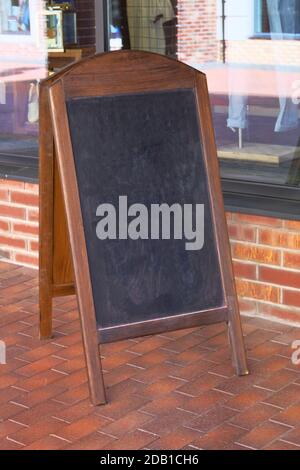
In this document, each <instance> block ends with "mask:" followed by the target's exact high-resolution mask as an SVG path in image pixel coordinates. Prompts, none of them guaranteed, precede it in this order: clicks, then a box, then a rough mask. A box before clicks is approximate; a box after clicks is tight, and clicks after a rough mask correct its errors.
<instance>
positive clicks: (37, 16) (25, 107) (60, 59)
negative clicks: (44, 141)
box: [0, 0, 96, 180]
mask: <svg viewBox="0 0 300 470" xmlns="http://www.w3.org/2000/svg"><path fill="white" fill-rule="evenodd" d="M95 44H96V24H95V1H94V0H69V1H64V0H49V1H45V0H0V178H3V177H9V178H19V179H23V180H24V179H25V180H27V179H28V180H31V179H36V178H37V174H38V132H39V83H40V80H42V79H44V78H46V77H47V76H48V75H49V74H51V73H53V72H56V71H59V70H60V69H61V68H62V67H64V66H66V65H68V64H70V63H71V62H74V61H75V60H79V59H81V58H82V57H84V56H86V55H91V54H93V53H94V52H95Z"/></svg>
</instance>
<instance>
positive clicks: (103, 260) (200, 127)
mask: <svg viewBox="0 0 300 470" xmlns="http://www.w3.org/2000/svg"><path fill="white" fill-rule="evenodd" d="M49 108H50V109H49V110H50V115H51V119H52V129H53V136H54V141H55V158H57V167H58V170H59V179H60V182H61V189H62V195H63V199H64V206H65V214H66V219H67V227H68V235H69V240H70V247H71V254H72V262H73V267H74V278H75V287H76V294H77V299H78V306H79V314H80V319H81V328H82V335H83V343H84V350H85V357H86V364H87V371H88V376H89V385H90V390H91V397H92V401H93V403H94V404H101V403H105V400H106V398H105V389H104V385H103V376H102V373H101V360H100V357H99V350H98V346H99V344H101V343H104V342H112V341H117V340H120V339H127V338H135V337H139V336H145V335H150V334H155V333H163V332H166V331H172V330H176V329H180V328H192V327H197V326H199V325H208V324H211V323H218V322H227V324H228V330H229V337H230V340H231V345H232V353H233V354H232V355H233V363H234V365H235V368H236V371H237V373H238V374H239V375H245V374H247V373H248V369H247V362H246V355H245V349H244V343H243V335H242V329H241V322H240V316H239V308H238V301H237V296H236V290H235V284H234V275H233V269H232V262H231V254H230V245H229V238H228V233H227V227H226V218H225V211H224V205H223V198H222V191H221V184H220V176H219V166H218V160H217V153H216V146H215V141H214V132H213V125H212V118H211V113H210V104H209V97H208V90H207V83H206V78H205V75H203V74H202V73H201V72H198V71H197V70H194V69H192V68H191V67H188V66H187V65H185V64H182V63H180V62H178V61H176V60H172V59H169V58H167V57H163V56H161V55H157V54H152V53H146V52H135V51H117V52H114V53H108V54H102V55H101V54H100V55H96V56H95V57H92V58H89V59H86V60H83V61H82V62H80V63H78V64H76V65H74V66H72V67H70V69H68V70H66V71H65V72H64V73H61V74H60V75H59V76H58V78H57V79H56V80H54V79H53V80H51V83H50V85H49ZM45 109H46V111H47V108H46V107H45ZM46 117H47V114H46V115H45V116H44V120H43V122H44V123H45V122H46ZM51 152H53V149H52V147H51V142H48V144H47V146H45V148H44V150H43V152H42V155H44V157H45V158H46V157H48V155H49V154H51ZM45 158H44V159H45ZM49 167H50V165H49ZM44 173H45V172H44ZM44 173H43V174H44ZM49 178H51V171H50V174H49ZM45 184H46V187H47V186H48V183H47V182H45ZM124 199H125V200H126V207H125V208H124V207H123V208H120V205H121V200H122V201H123V203H124ZM49 201H50V198H49ZM136 205H139V206H138V207H139V210H140V211H141V213H143V215H144V219H143V223H142V224H138V223H137V219H136V216H137V215H138V210H137V206H136ZM162 205H164V207H167V208H169V217H170V220H168V218H167V219H164V221H166V220H167V224H168V226H169V230H167V231H166V230H159V231H157V230H156V229H157V226H159V225H160V228H161V226H162V225H163V220H162V219H163V218H162V217H160V216H159V214H158V215H157V214H156V218H155V217H153V214H154V212H152V209H153V206H155V207H158V206H160V207H161V206H162ZM103 207H105V208H106V209H105V210H104V209H103ZM174 207H176V208H177V209H178V207H179V212H180V211H181V212H180V215H181V218H179V217H177V216H178V211H177V209H176V210H174ZM99 208H102V210H101V211H99ZM109 208H110V209H111V208H112V212H111V211H110V209H109ZM133 208H135V209H136V212H135V211H134V210H133ZM140 208H142V209H140ZM187 208H189V210H188V209H187ZM120 209H121V213H120ZM173 210H174V213H173V212H172V211H173ZM105 211H106V212H107V217H106V212H105ZM186 211H187V212H186ZM108 214H110V219H109V218H108ZM104 216H105V217H106V218H107V220H110V223H111V222H113V223H112V226H111V227H110V228H111V229H112V230H111V232H110V237H109V238H107V237H106V235H107V234H106V233H103V226H104V224H103V220H105V217H104ZM120 217H121V219H120ZM124 220H125V222H124ZM187 220H188V221H189V224H190V222H191V220H192V221H193V224H192V225H193V226H192V227H191V226H190V227H189V228H190V230H186V229H187V224H186V222H187ZM133 221H134V223H135V224H136V226H135V230H133V231H130V228H131V225H132V223H133ZM175 221H176V223H175ZM199 222H200V225H199ZM155 224H157V226H156V229H155ZM99 225H100V226H101V227H102V230H99ZM138 225H139V227H138ZM124 227H125V231H124ZM146 227H147V230H146ZM153 227H154V229H153ZM107 228H109V227H107ZM164 228H166V225H165V227H164ZM152 229H153V231H152ZM193 231H195V232H196V234H194V238H196V240H195V239H194V240H193V239H192V238H193V237H192V235H193V233H192V232H193ZM128 232H129V236H128ZM138 232H140V233H138ZM181 232H182V234H183V236H179V235H181ZM141 233H142V235H141ZM99 234H100V235H99ZM132 234H133V236H132ZM153 234H154V236H153ZM46 235H47V236H48V232H47V234H46ZM140 235H141V236H140ZM193 248H194V249H193ZM195 248H196V249H195ZM48 261H49V265H50V266H51V259H50V260H48ZM63 289H65V287H64V286H63ZM60 292H61V291H60ZM63 292H65V290H63ZM46 300H47V299H46Z"/></svg>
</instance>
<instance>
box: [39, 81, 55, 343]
mask: <svg viewBox="0 0 300 470" xmlns="http://www.w3.org/2000/svg"><path fill="white" fill-rule="evenodd" d="M50 119H51V116H50V113H49V107H48V99H47V90H46V89H45V88H44V87H43V86H42V87H41V92H40V162H39V164H40V170H39V181H40V204H39V227H40V233H39V239H40V244H39V304H40V338H41V339H48V338H51V336H52V296H53V286H52V283H53V281H52V272H53V134H52V132H51V126H50V125H49V123H50V122H51V121H50Z"/></svg>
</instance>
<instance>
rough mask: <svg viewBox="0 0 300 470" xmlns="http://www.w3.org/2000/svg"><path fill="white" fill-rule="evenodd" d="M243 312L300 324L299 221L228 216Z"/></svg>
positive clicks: (237, 215) (243, 215) (239, 215)
mask: <svg viewBox="0 0 300 470" xmlns="http://www.w3.org/2000/svg"><path fill="white" fill-rule="evenodd" d="M228 228H229V234H230V239H231V245H232V255H233V260H234V269H235V275H236V283H237V290H238V294H239V296H240V298H241V302H240V308H241V311H242V312H243V313H247V314H250V315H258V316H265V317H273V318H274V317H275V318H277V319H281V320H285V321H291V322H298V323H299V324H300V289H299V287H300V222H294V221H289V220H281V219H275V218H270V217H259V216H253V215H246V214H232V213H230V214H228Z"/></svg>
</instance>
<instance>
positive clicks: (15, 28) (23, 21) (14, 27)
mask: <svg viewBox="0 0 300 470" xmlns="http://www.w3.org/2000/svg"><path fill="white" fill-rule="evenodd" d="M0 34H30V10H29V0H0Z"/></svg>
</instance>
